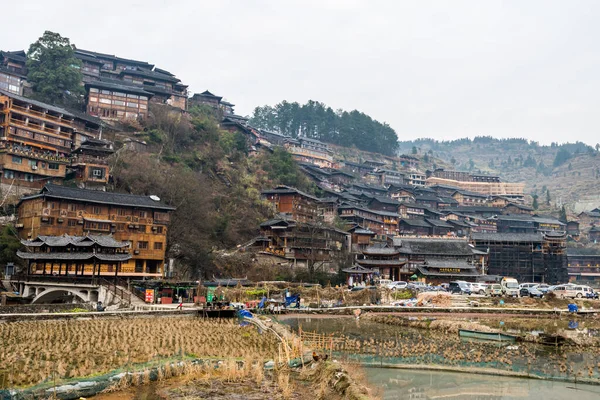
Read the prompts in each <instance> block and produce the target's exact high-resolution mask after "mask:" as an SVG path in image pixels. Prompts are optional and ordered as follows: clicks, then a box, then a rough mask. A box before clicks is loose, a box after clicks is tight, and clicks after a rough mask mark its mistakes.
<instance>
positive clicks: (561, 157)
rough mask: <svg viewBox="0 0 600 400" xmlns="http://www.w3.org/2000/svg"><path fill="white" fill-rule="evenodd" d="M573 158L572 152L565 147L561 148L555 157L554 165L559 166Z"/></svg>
mask: <svg viewBox="0 0 600 400" xmlns="http://www.w3.org/2000/svg"><path fill="white" fill-rule="evenodd" d="M570 158H571V153H569V151H568V150H567V149H565V148H562V147H561V148H560V149H559V150H558V152H557V153H556V157H555V158H554V164H553V166H554V167H559V166H561V165H563V164H564V163H565V162H567V161H568V160H569V159H570Z"/></svg>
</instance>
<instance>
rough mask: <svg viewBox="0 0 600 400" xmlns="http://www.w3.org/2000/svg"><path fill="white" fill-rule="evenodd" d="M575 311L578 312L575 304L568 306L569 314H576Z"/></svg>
mask: <svg viewBox="0 0 600 400" xmlns="http://www.w3.org/2000/svg"><path fill="white" fill-rule="evenodd" d="M577 311H579V308H578V307H577V304H569V312H572V313H576V312H577Z"/></svg>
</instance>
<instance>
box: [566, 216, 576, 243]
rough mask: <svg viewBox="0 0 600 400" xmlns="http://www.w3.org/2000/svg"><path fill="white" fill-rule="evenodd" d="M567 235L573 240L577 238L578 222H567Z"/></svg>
mask: <svg viewBox="0 0 600 400" xmlns="http://www.w3.org/2000/svg"><path fill="white" fill-rule="evenodd" d="M567 235H569V236H571V237H572V238H573V239H578V238H579V221H575V220H571V221H568V222H567Z"/></svg>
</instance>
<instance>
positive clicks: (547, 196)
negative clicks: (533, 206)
mask: <svg viewBox="0 0 600 400" xmlns="http://www.w3.org/2000/svg"><path fill="white" fill-rule="evenodd" d="M546 205H550V191H549V190H546Z"/></svg>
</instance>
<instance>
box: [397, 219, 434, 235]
mask: <svg viewBox="0 0 600 400" xmlns="http://www.w3.org/2000/svg"><path fill="white" fill-rule="evenodd" d="M431 230H432V226H431V224H429V223H428V222H427V221H425V219H417V218H402V219H401V220H400V223H399V224H398V231H399V234H400V235H401V236H429V235H431Z"/></svg>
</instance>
